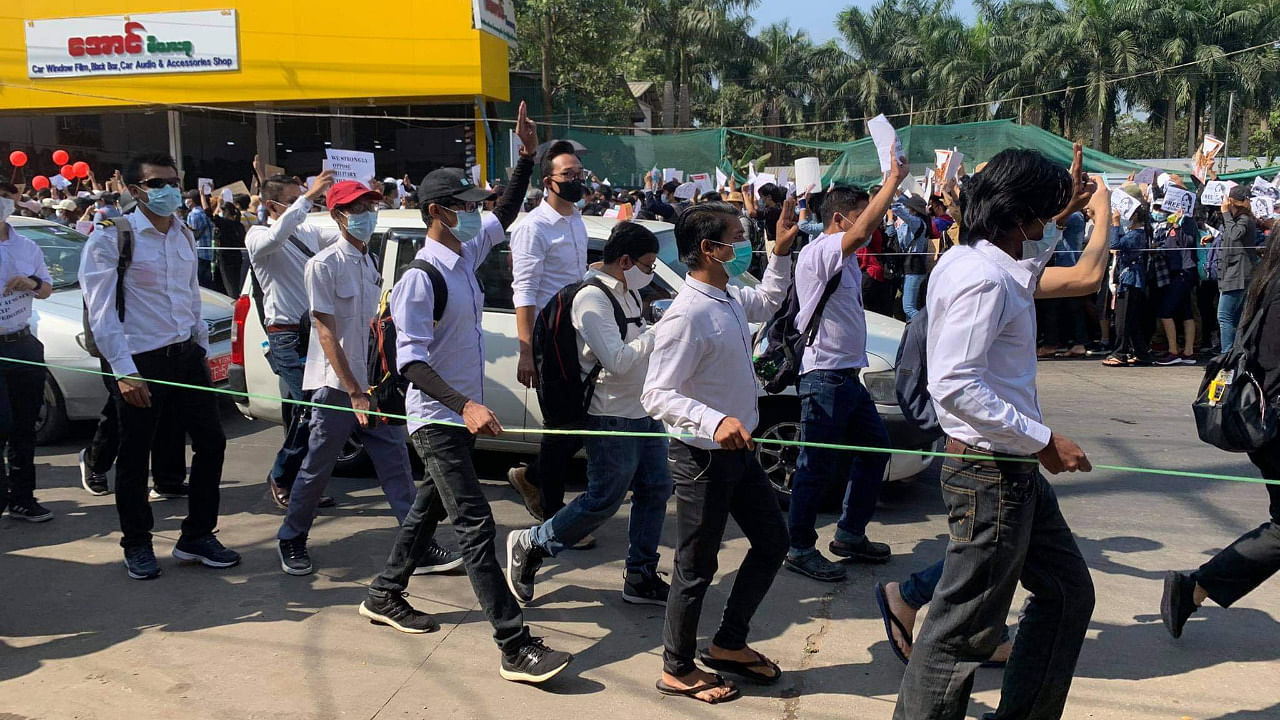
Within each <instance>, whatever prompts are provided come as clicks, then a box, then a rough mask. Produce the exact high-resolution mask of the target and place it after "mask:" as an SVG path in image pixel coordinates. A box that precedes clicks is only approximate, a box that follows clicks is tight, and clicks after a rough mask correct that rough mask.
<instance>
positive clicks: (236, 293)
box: [217, 247, 248, 298]
mask: <svg viewBox="0 0 1280 720" xmlns="http://www.w3.org/2000/svg"><path fill="white" fill-rule="evenodd" d="M245 257H246V256H245V250H244V248H236V247H228V248H223V249H221V250H219V251H218V262H217V266H218V279H219V280H221V281H222V287H223V290H222V292H224V293H226V294H227V295H228V296H229V297H232V298H238V297H240V293H241V291H243V290H244V279H245V278H246V277H247V272H248V268H247V267H245V265H246V263H245Z"/></svg>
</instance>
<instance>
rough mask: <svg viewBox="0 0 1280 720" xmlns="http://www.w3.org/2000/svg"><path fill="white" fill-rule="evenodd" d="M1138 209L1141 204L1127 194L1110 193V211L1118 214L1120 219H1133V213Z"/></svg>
mask: <svg viewBox="0 0 1280 720" xmlns="http://www.w3.org/2000/svg"><path fill="white" fill-rule="evenodd" d="M1140 207H1142V203H1141V202H1139V201H1138V199H1137V198H1135V197H1134V196H1132V195H1130V194H1129V193H1127V192H1123V191H1121V192H1113V193H1111V211H1112V212H1116V213H1120V217H1121V218H1122V219H1124V220H1128V219H1129V218H1131V217H1133V213H1134V212H1135V211H1136V210H1137V209H1138V208H1140Z"/></svg>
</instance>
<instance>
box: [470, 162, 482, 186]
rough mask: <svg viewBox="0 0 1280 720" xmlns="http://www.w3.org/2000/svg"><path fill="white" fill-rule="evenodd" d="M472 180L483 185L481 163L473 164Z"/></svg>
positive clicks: (478, 184)
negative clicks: (481, 181)
mask: <svg viewBox="0 0 1280 720" xmlns="http://www.w3.org/2000/svg"><path fill="white" fill-rule="evenodd" d="M471 182H473V183H475V184H476V185H477V186H479V187H483V185H481V183H480V166H479V165H472V166H471Z"/></svg>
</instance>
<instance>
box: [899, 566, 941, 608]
mask: <svg viewBox="0 0 1280 720" xmlns="http://www.w3.org/2000/svg"><path fill="white" fill-rule="evenodd" d="M941 578H942V561H941V560H939V561H938V562H936V563H934V564H932V565H930V566H929V567H927V568H925V569H923V570H921V571H919V572H914V573H911V577H909V578H907V581H906V582H904V583H902V584H901V585H899V586H898V593H899V594H900V595H902V601H903V602H905V603H906V604H908V605H910V606H911V607H912V608H914V609H916V610H919V609H920V608H922V607H924V606H925V605H928V604H929V601H930V600H932V599H933V591H934V590H936V589H937V587H938V580H940V579H941Z"/></svg>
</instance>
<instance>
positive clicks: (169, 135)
mask: <svg viewBox="0 0 1280 720" xmlns="http://www.w3.org/2000/svg"><path fill="white" fill-rule="evenodd" d="M161 5H162V6H161V8H158V7H157V4H156V3H154V2H147V3H142V2H132V1H130V0H126V1H125V2H123V3H120V4H117V5H115V6H112V12H113V13H115V14H112V15H92V16H91V15H88V14H85V15H83V16H80V17H73V16H70V15H71V14H72V13H70V12H68V11H70V10H83V9H84V8H85V7H86V6H85V5H83V4H78V3H77V4H72V5H65V6H62V7H65V8H67V11H64V12H58V9H57V8H58V7H59V6H57V5H49V4H48V3H39V2H35V1H34V0H18V1H17V2H16V3H9V4H7V5H5V6H4V7H3V9H0V38H3V43H0V152H2V153H3V155H7V154H8V152H9V150H11V149H21V150H24V151H26V152H27V153H28V155H29V156H30V158H31V164H30V166H29V167H28V168H27V169H26V171H27V172H29V173H42V174H46V175H47V174H53V173H56V172H57V170H58V168H57V167H56V166H54V165H53V163H52V160H51V158H50V154H51V152H52V151H53V150H54V149H59V148H61V149H65V150H67V151H69V152H70V153H71V154H72V155H73V156H74V157H75V158H77V159H79V160H84V161H87V162H89V163H90V165H91V166H93V167H94V168H114V167H119V166H120V165H121V164H122V163H123V162H124V160H125V159H126V158H127V156H128V155H129V154H131V153H134V152H139V151H160V152H171V153H173V154H174V156H175V157H178V158H179V162H180V163H181V165H182V166H183V171H184V172H185V174H186V175H187V177H188V178H190V177H208V178H212V179H214V181H215V182H216V183H218V184H223V183H228V182H233V181H235V180H242V179H247V177H248V176H249V174H250V172H251V171H250V169H249V168H250V164H251V162H252V159H253V157H254V155H255V154H256V155H259V156H260V157H261V158H262V159H263V161H264V162H266V163H268V164H271V165H277V166H280V167H283V168H285V169H286V171H288V172H289V173H291V174H297V175H300V176H307V175H313V174H315V173H316V172H317V171H318V170H319V168H320V164H321V160H322V159H323V158H324V154H325V150H326V149H328V148H332V149H346V150H360V151H367V152H371V153H373V154H374V157H375V158H376V166H377V173H378V174H379V175H381V176H391V177H401V176H403V175H405V174H408V175H410V176H411V177H414V178H418V177H421V176H422V175H423V174H425V173H426V172H428V171H430V170H432V169H434V168H436V167H440V166H443V165H454V166H466V167H470V166H472V165H480V166H482V168H484V171H485V173H486V174H490V171H489V168H488V167H487V165H488V164H489V158H490V157H491V156H492V152H491V148H492V143H493V140H492V138H491V137H490V134H489V133H487V132H486V128H485V123H484V122H483V120H484V117H485V114H486V108H487V107H490V106H491V105H492V103H496V102H501V101H505V100H507V98H508V97H509V92H510V91H509V77H508V43H509V42H514V13H513V12H512V8H511V0H430V2H411V3H402V4H391V5H385V4H383V5H378V4H373V5H367V6H361V5H358V4H352V3H349V2H337V1H336V0H306V1H305V2H304V1H302V0H283V1H280V2H272V3H262V2H248V1H247V0H230V2H227V3H226V4H224V5H214V6H212V7H211V6H210V5H209V4H208V3H207V2H199V0H162V3H161ZM99 7H101V6H99ZM498 141H499V142H505V132H504V133H502V134H501V135H500V137H499V140H498ZM3 155H0V156H3Z"/></svg>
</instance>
